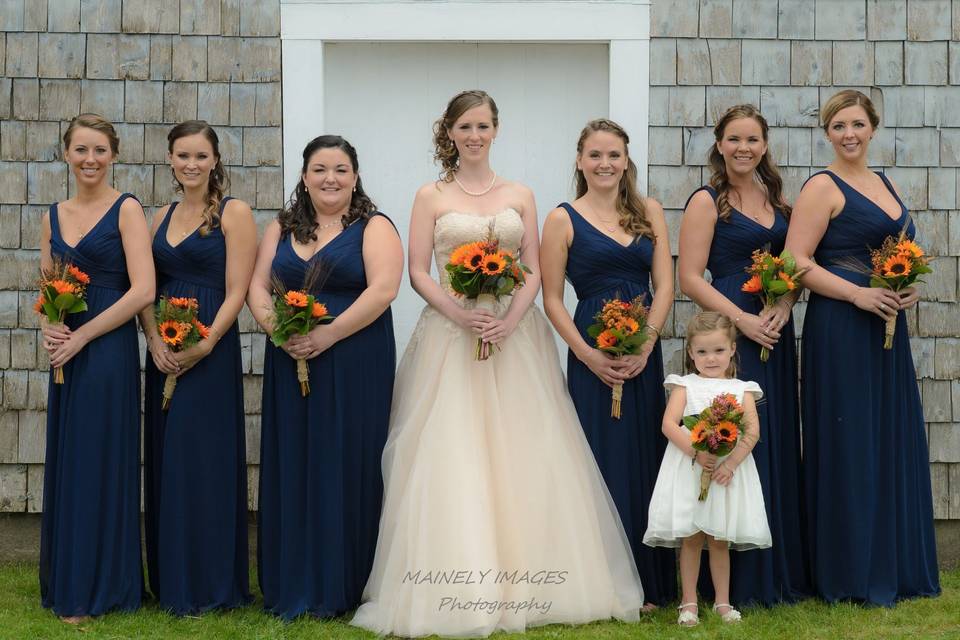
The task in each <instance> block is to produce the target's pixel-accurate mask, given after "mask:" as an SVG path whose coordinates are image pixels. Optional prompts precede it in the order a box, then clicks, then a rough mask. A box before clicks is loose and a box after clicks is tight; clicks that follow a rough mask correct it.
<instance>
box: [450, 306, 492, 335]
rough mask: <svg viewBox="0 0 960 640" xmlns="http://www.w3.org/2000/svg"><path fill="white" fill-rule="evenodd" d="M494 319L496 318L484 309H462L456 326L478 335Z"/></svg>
mask: <svg viewBox="0 0 960 640" xmlns="http://www.w3.org/2000/svg"><path fill="white" fill-rule="evenodd" d="M496 319H497V316H496V315H495V314H494V313H493V312H492V311H488V310H486V309H463V310H462V311H461V312H460V317H459V318H458V319H457V324H459V325H460V326H461V327H463V328H464V329H466V330H467V331H470V332H472V333H476V334H478V335H480V334H482V333H483V332H484V330H486V328H487V325H489V324H490V322H492V321H493V320H496Z"/></svg>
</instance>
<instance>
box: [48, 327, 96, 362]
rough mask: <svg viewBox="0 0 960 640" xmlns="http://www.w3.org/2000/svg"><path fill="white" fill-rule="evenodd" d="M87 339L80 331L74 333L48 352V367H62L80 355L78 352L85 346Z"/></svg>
mask: <svg viewBox="0 0 960 640" xmlns="http://www.w3.org/2000/svg"><path fill="white" fill-rule="evenodd" d="M87 342H88V341H87V338H86V337H85V336H84V334H83V332H82V331H74V332H72V333H71V334H70V335H69V336H67V339H66V340H64V341H63V342H61V343H60V345H58V346H57V347H56V348H55V349H54V350H53V351H51V352H50V366H51V367H62V366H63V365H65V364H67V363H68V362H70V359H71V358H73V356H75V355H77V354H78V353H80V350H81V349H83V348H84V347H85V346H87Z"/></svg>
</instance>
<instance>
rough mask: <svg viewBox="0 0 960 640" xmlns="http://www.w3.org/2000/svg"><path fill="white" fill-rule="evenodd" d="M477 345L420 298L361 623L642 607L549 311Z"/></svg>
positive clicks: (463, 628)
mask: <svg viewBox="0 0 960 640" xmlns="http://www.w3.org/2000/svg"><path fill="white" fill-rule="evenodd" d="M501 310H502V309H501ZM475 345H476V337H475V336H474V335H472V334H470V333H468V332H467V331H465V330H463V329H461V328H460V327H458V326H456V325H454V324H453V323H452V322H450V321H449V320H447V319H446V318H445V317H444V316H442V315H441V314H439V313H438V312H436V311H435V310H434V309H433V308H431V307H427V308H426V309H425V310H424V312H423V313H422V314H421V317H420V320H419V322H418V324H417V327H416V330H415V332H414V336H413V338H412V339H411V342H410V344H409V346H408V347H407V350H406V353H405V354H404V356H403V360H402V362H401V364H400V368H399V370H398V373H397V378H396V380H397V382H396V387H395V393H394V396H393V397H394V401H393V406H392V410H391V421H390V434H389V437H388V440H387V445H386V448H385V449H384V455H383V473H384V482H385V485H386V486H385V491H386V494H385V503H384V509H383V514H382V517H381V522H380V536H379V540H378V542H377V551H376V559H375V560H374V566H373V571H372V573H371V576H370V579H369V582H368V583H367V587H366V589H365V591H364V601H365V604H363V605H362V606H361V607H360V608H359V610H358V611H357V613H356V616H355V617H354V619H353V622H352V624H354V625H358V626H361V627H365V628H367V629H370V630H371V631H375V632H377V633H384V634H386V633H393V634H397V635H403V636H413V637H415V636H423V635H429V634H440V635H444V636H461V637H465V636H487V635H489V634H491V633H493V632H494V631H496V630H507V631H523V630H524V629H525V628H527V627H529V626H534V625H542V624H550V623H583V622H588V621H591V620H600V619H607V618H611V617H613V618H618V619H621V620H637V619H638V617H639V611H638V610H639V608H640V607H641V605H642V604H643V590H642V588H641V585H640V579H639V577H638V574H637V569H636V566H635V564H634V561H633V557H632V555H631V553H630V547H629V545H628V543H627V539H626V536H625V534H624V531H623V527H622V525H621V523H620V520H619V517H618V516H617V512H616V508H615V506H614V504H613V501H612V500H611V498H610V495H609V493H608V491H607V489H606V486H605V485H604V483H603V479H602V477H601V475H600V472H599V470H598V468H597V464H596V462H595V461H594V458H593V455H592V453H591V451H590V447H589V445H588V444H587V441H586V439H585V438H584V435H583V431H582V430H581V428H580V425H579V423H578V421H577V417H576V412H575V410H574V407H573V404H572V402H571V400H570V397H569V396H568V394H567V391H566V387H565V384H564V381H563V376H562V374H561V371H560V368H559V364H558V362H559V359H558V354H557V350H556V346H555V343H554V340H553V336H552V333H551V332H550V330H549V326H548V324H547V322H546V319H545V318H544V316H543V314H542V313H541V312H540V311H539V309H536V308H535V307H534V308H531V309H530V310H529V311H528V312H527V313H526V315H525V316H524V318H523V319H522V320H521V322H520V323H519V325H518V327H517V329H516V331H514V333H513V334H512V335H511V336H510V337H509V338H508V339H507V340H506V341H505V342H504V343H503V344H502V350H501V351H498V352H496V353H494V355H492V356H491V357H490V359H489V360H486V361H476V360H475V359H474V353H475ZM761 508H762V506H761Z"/></svg>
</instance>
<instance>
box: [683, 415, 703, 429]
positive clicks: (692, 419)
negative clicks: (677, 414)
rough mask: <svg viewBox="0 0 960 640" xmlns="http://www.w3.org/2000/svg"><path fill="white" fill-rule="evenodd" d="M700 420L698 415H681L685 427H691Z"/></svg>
mask: <svg viewBox="0 0 960 640" xmlns="http://www.w3.org/2000/svg"><path fill="white" fill-rule="evenodd" d="M698 422H700V416H683V426H685V427H686V428H687V429H691V430H692V429H693V428H694V427H695V426H697V423H698Z"/></svg>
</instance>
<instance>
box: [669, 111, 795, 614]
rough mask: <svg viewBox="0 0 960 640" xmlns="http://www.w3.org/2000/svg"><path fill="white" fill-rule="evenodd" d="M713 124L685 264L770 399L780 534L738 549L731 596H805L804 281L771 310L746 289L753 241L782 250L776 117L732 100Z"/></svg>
mask: <svg viewBox="0 0 960 640" xmlns="http://www.w3.org/2000/svg"><path fill="white" fill-rule="evenodd" d="M713 133H714V137H715V138H716V144H714V145H713V146H712V147H710V152H709V161H710V169H711V171H712V175H711V176H710V186H705V187H700V188H699V189H698V190H697V191H695V192H694V193H693V195H691V196H690V199H689V200H688V201H687V206H686V209H685V211H684V214H683V218H682V220H681V223H680V251H679V254H680V257H679V261H678V263H677V271H678V275H679V281H680V290H681V291H683V293H684V294H686V295H687V296H689V297H690V298H691V299H692V300H693V301H694V302H696V303H697V304H698V305H700V307H702V308H704V309H707V310H710V311H718V312H720V313H723V314H724V315H726V316H728V317H730V318H731V319H732V320H733V321H734V323H735V324H736V325H737V328H738V329H739V330H740V334H741V335H740V337H739V338H738V339H737V355H738V357H739V370H740V373H741V375H740V377H741V378H742V379H744V380H754V381H756V382H757V383H759V385H760V388H761V389H763V393H764V396H765V397H764V402H762V403H760V404H758V405H757V413H758V414H759V418H760V427H761V428H760V432H761V433H763V438H762V439H761V440H760V441H759V442H758V443H757V445H756V446H755V447H754V449H753V457H754V460H755V461H756V463H757V470H758V471H759V474H760V483H761V485H762V487H763V499H764V505H765V506H766V509H767V522H769V524H770V531H771V534H772V537H773V547H772V548H770V549H758V550H754V551H745V552H742V553H738V554H734V556H733V557H732V561H731V576H730V595H731V602H732V603H733V604H736V605H745V604H763V605H772V604H776V603H778V602H796V601H797V600H800V599H802V598H804V597H807V596H809V595H810V578H809V566H808V561H807V554H806V546H805V534H804V524H805V517H804V511H803V504H802V500H801V495H800V491H801V474H800V414H799V405H798V399H797V354H796V348H795V343H794V327H793V318H792V309H793V305H794V303H795V302H796V300H797V294H799V290H798V291H796V292H795V293H792V294H790V295H787V296H784V297H782V298H781V299H780V301H779V302H778V303H777V304H776V305H775V306H774V307H773V308H772V309H768V310H763V303H762V302H761V301H760V298H759V296H756V295H753V294H747V293H744V292H743V291H742V290H741V287H742V286H743V283H744V282H746V280H747V274H746V272H745V269H746V268H747V267H748V266H750V264H751V262H752V260H751V255H752V253H753V252H754V251H756V250H762V249H764V248H767V249H768V250H769V251H770V252H771V253H773V254H774V255H779V254H780V252H781V251H783V245H784V240H785V239H786V236H787V221H788V219H789V216H790V206H789V205H788V204H787V203H786V201H785V200H784V198H783V182H782V180H781V179H780V174H779V172H778V171H777V166H776V164H775V163H774V161H773V159H772V158H771V157H770V153H769V149H768V147H767V135H768V127H767V121H766V119H765V118H764V117H763V116H762V115H761V114H760V112H759V111H757V109H756V108H755V107H754V106H752V105H749V104H743V105H738V106H735V107H731V108H730V109H728V110H727V112H726V113H724V114H723V116H722V117H721V118H720V119H719V120H718V121H717V124H716V126H715V127H714V129H713ZM705 268H706V269H709V270H710V275H711V281H710V282H707V280H706V279H705V278H704V269H705ZM761 347H767V348H768V349H770V359H769V360H768V361H767V362H766V363H764V362H761V361H760V348H761ZM701 582H702V581H701ZM709 591H711V592H712V590H709Z"/></svg>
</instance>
